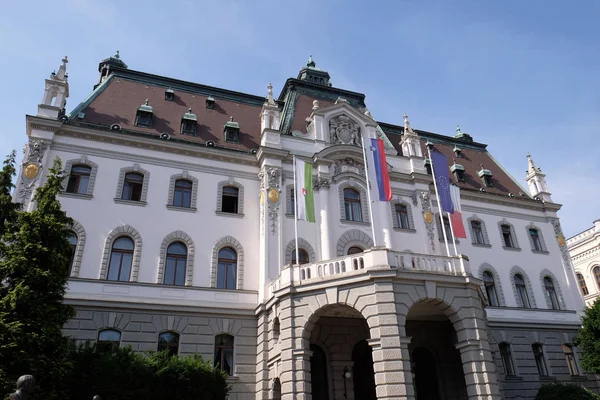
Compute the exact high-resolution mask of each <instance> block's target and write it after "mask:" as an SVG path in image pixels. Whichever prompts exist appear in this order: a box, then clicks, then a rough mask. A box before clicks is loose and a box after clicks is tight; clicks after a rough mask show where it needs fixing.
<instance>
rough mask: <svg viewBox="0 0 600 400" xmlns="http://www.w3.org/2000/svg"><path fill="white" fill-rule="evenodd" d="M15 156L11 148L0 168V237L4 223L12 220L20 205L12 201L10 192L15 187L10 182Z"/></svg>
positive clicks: (13, 173)
mask: <svg viewBox="0 0 600 400" xmlns="http://www.w3.org/2000/svg"><path fill="white" fill-rule="evenodd" d="M15 157H16V153H15V151H14V150H13V151H12V153H10V154H9V155H8V156H7V157H6V160H4V167H3V168H2V170H0V237H2V235H3V234H4V231H5V223H11V222H14V220H15V219H16V216H17V211H18V210H19V208H20V207H21V205H20V204H19V203H13V201H12V194H11V192H12V190H13V188H14V187H15V186H14V185H13V183H12V179H13V177H14V176H15Z"/></svg>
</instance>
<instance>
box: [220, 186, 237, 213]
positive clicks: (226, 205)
mask: <svg viewBox="0 0 600 400" xmlns="http://www.w3.org/2000/svg"><path fill="white" fill-rule="evenodd" d="M238 200H239V189H238V188H236V187H235V186H224V187H223V193H222V202H221V212H226V213H232V214H237V212H238Z"/></svg>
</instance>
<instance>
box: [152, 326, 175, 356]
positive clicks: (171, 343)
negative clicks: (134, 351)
mask: <svg viewBox="0 0 600 400" xmlns="http://www.w3.org/2000/svg"><path fill="white" fill-rule="evenodd" d="M163 350H167V351H168V352H169V355H171V356H176V355H177V353H179V333H177V332H170V331H169V332H163V333H161V334H160V335H158V348H157V351H163Z"/></svg>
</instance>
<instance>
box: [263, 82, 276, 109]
mask: <svg viewBox="0 0 600 400" xmlns="http://www.w3.org/2000/svg"><path fill="white" fill-rule="evenodd" d="M265 105H269V106H274V105H275V100H274V99H273V85H271V83H270V82H269V86H267V101H266V102H265Z"/></svg>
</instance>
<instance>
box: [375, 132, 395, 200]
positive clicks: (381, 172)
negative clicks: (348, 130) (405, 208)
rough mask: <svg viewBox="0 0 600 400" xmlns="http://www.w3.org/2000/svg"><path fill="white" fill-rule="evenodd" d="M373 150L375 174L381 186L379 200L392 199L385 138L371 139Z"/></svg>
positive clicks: (378, 184)
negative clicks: (384, 144) (384, 143)
mask: <svg viewBox="0 0 600 400" xmlns="http://www.w3.org/2000/svg"><path fill="white" fill-rule="evenodd" d="M371 152H372V153H373V162H374V164H375V176H376V178H377V187H378V188H379V200H380V201H390V200H392V186H391V185H390V176H389V174H388V168H387V161H386V159H385V147H384V146H383V140H381V139H371Z"/></svg>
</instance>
